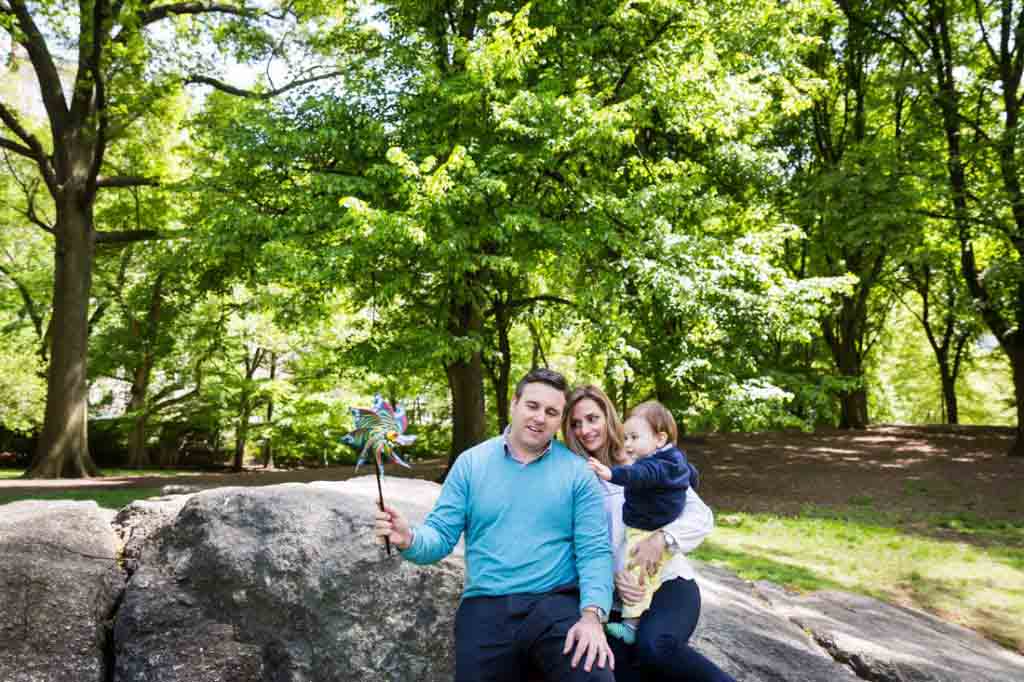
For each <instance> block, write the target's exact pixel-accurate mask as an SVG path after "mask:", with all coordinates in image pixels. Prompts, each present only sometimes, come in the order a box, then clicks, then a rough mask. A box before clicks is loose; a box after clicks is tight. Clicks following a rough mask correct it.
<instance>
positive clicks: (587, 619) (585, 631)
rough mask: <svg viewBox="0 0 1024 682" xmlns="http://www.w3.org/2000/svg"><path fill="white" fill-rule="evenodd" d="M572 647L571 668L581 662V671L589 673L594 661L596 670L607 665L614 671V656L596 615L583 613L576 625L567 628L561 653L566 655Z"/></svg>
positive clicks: (588, 612) (589, 612) (587, 612)
mask: <svg viewBox="0 0 1024 682" xmlns="http://www.w3.org/2000/svg"><path fill="white" fill-rule="evenodd" d="M573 647H575V648H576V651H575V652H573V655H572V667H573V668H575V667H576V666H577V665H578V664H579V662H580V660H583V669H584V670H586V671H587V672H588V673H589V672H590V669H591V668H592V667H593V665H594V661H595V660H596V661H597V667H598V668H604V666H605V664H606V663H607V664H608V669H609V670H615V656H614V655H613V654H612V649H611V647H609V646H608V640H607V639H605V636H604V625H602V624H601V621H600V619H598V617H597V614H596V613H593V612H592V611H584V612H583V615H582V616H580V619H579V620H578V621H576V624H575V625H573V626H572V627H571V628H569V633H568V634H567V635H566V636H565V648H564V649H562V653H563V654H568V653H569V652H570V651H572V650H573Z"/></svg>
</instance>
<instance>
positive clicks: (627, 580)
mask: <svg viewBox="0 0 1024 682" xmlns="http://www.w3.org/2000/svg"><path fill="white" fill-rule="evenodd" d="M615 591H616V592H618V593H619V599H621V600H622V603H623V604H630V605H631V604H639V603H640V602H641V600H643V598H644V588H643V587H641V586H640V585H639V584H638V583H637V581H636V577H635V576H634V575H633V574H632V573H630V572H629V571H619V572H618V573H616V574H615Z"/></svg>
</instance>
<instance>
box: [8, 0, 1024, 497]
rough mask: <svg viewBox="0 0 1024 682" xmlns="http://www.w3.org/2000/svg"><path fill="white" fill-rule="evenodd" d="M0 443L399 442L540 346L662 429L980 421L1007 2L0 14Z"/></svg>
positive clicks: (1007, 129)
mask: <svg viewBox="0 0 1024 682" xmlns="http://www.w3.org/2000/svg"><path fill="white" fill-rule="evenodd" d="M0 28H2V31H0V36H2V35H4V34H6V40H7V42H6V47H5V49H6V50H7V55H6V60H5V63H4V65H3V77H2V80H0V123H2V125H0V155H2V157H3V158H2V164H3V173H2V175H0V333H2V338H3V342H2V344H0V427H2V428H0V451H5V450H9V451H10V452H12V453H16V454H14V455H8V457H13V458H18V460H19V461H18V462H17V463H20V464H22V465H24V466H25V467H27V469H28V475H29V476H32V477H40V478H52V477H82V476H89V475H93V474H95V473H97V471H98V468H97V464H101V465H104V466H115V465H129V466H147V465H153V464H159V465H177V466H180V465H208V464H216V463H220V462H223V461H230V462H231V463H233V464H234V465H235V466H236V467H241V466H242V465H243V463H244V461H245V458H246V455H247V454H248V455H249V456H250V457H259V458H261V459H263V460H264V461H267V462H269V461H271V460H273V461H275V462H276V463H277V464H279V465H288V464H305V465H317V464H326V463H334V462H338V461H351V460H352V455H353V454H354V453H351V452H349V451H347V450H346V449H345V448H344V447H343V446H342V445H341V444H340V443H339V440H338V438H339V436H340V435H341V434H343V433H344V432H345V431H347V430H348V429H349V428H350V426H351V424H350V421H349V417H348V408H349V407H350V406H353V405H368V404H369V402H370V399H371V396H372V395H373V394H375V393H380V394H382V395H384V396H385V397H387V398H389V399H391V400H393V401H395V400H397V401H400V402H401V403H402V404H403V405H405V406H406V408H407V410H408V411H409V415H410V419H411V423H412V426H411V428H410V432H411V433H415V434H417V435H419V440H418V441H417V443H416V445H415V447H414V449H413V450H412V451H411V452H410V453H409V454H411V455H412V456H413V457H417V456H436V455H438V454H441V453H444V454H447V455H449V456H450V457H452V458H453V457H454V456H456V455H457V453H459V452H461V451H462V450H463V449H465V448H466V447H468V446H470V445H472V444H474V443H476V442H479V441H480V440H482V439H483V438H485V437H487V436H489V435H491V434H493V433H496V432H497V431H498V430H500V429H501V428H503V427H504V425H505V423H506V419H507V414H508V404H509V399H510V393H511V387H512V385H513V384H514V381H515V379H516V378H517V377H518V376H519V375H521V374H522V373H523V372H525V371H526V370H527V369H529V368H530V367H532V366H536V365H550V366H552V367H554V368H556V369H559V370H561V371H563V372H564V373H566V374H567V375H568V377H569V378H570V380H571V381H572V382H574V383H576V382H582V381H593V382H596V383H598V384H600V385H602V386H603V387H604V388H605V389H606V390H607V392H608V393H609V394H610V395H611V396H612V398H613V400H614V401H615V402H616V404H618V405H619V406H620V408H621V409H625V408H626V407H627V406H629V405H631V404H634V403H636V402H638V401H640V400H644V399H648V398H657V399H658V400H661V401H662V402H664V403H666V404H667V405H668V406H669V407H670V408H672V409H673V411H674V412H675V414H676V416H677V418H678V419H679V421H680V424H681V426H682V428H683V430H684V431H685V432H687V433H701V432H709V431H755V430H771V429H792V428H797V429H802V430H808V431H810V430H813V429H815V428H817V427H821V426H838V427H841V428H850V429H859V428H864V427H866V426H867V425H868V424H870V423H873V422H886V421H898V422H909V423H926V422H932V423H934V422H947V423H952V424H955V423H984V424H1007V425H1014V426H1016V429H1017V431H1016V434H1017V435H1016V439H1015V441H1014V444H1013V446H1012V448H1011V451H1010V453H1011V454H1013V455H1017V456H1021V455H1024V437H1022V432H1021V428H1022V427H1021V424H1022V423H1024V402H1022V401H1024V334H1022V332H1021V329H1022V324H1024V267H1022V260H1021V257H1022V254H1024V198H1022V196H1021V188H1020V170H1019V167H1018V163H1019V158H1020V156H1019V155H1020V150H1021V142H1020V139H1019V133H1020V127H1021V123H1020V118H1019V113H1020V106H1021V103H1022V101H1024V92H1022V88H1021V76H1022V72H1024V7H1022V6H1021V4H1020V3H1015V2H983V1H981V0H977V1H972V2H953V1H946V2H939V1H926V0H899V1H895V0H889V1H874V0H872V1H854V0H849V1H848V0H842V1H839V2H833V1H830V0H829V1H826V0H808V1H794V2H777V3H776V2H753V1H749V0H715V1H704V2H701V1H694V2H675V1H657V0H655V1H649V2H629V1H626V2H622V1H619V2H603V1H601V0H589V1H587V2H567V1H557V2H556V1H550V2H548V1H544V0H539V1H536V2H532V3H523V2H483V1H481V2H473V1H471V0H465V1H460V0H446V1H436V2H426V1H412V0H405V1H395V2H344V1H341V0H336V1H330V0H294V1H286V2H283V3H282V2H276V1H275V2H270V1H267V2H252V1H251V0H222V1H221V2H205V1H199V2H173V1H167V2H160V1H159V0H156V1H154V0H113V1H111V0H82V2H80V3H77V4H75V5H70V4H68V3H61V2H56V1H54V0H40V1H37V2H28V1H26V0H0Z"/></svg>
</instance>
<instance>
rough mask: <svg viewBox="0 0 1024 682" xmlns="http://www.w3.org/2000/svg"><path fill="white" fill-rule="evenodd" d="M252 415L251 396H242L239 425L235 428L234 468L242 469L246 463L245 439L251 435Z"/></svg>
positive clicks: (236, 469)
mask: <svg viewBox="0 0 1024 682" xmlns="http://www.w3.org/2000/svg"><path fill="white" fill-rule="evenodd" d="M251 417H252V405H251V404H250V402H249V397H248V396H246V397H244V398H242V410H241V414H240V415H239V416H238V427H237V429H236V430H235V458H234V463H233V464H232V468H233V469H234V470H235V471H241V470H242V467H243V466H244V464H245V441H246V440H247V439H248V437H249V419H250V418H251Z"/></svg>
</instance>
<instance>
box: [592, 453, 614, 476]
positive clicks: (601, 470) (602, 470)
mask: <svg viewBox="0 0 1024 682" xmlns="http://www.w3.org/2000/svg"><path fill="white" fill-rule="evenodd" d="M587 464H589V465H590V468H591V470H593V472H594V473H595V474H597V477H598V478H600V479H601V480H604V481H610V480H612V470H611V469H609V468H608V467H606V466H605V465H604V464H601V461H600V460H598V459H595V458H593V457H588V458H587Z"/></svg>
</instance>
